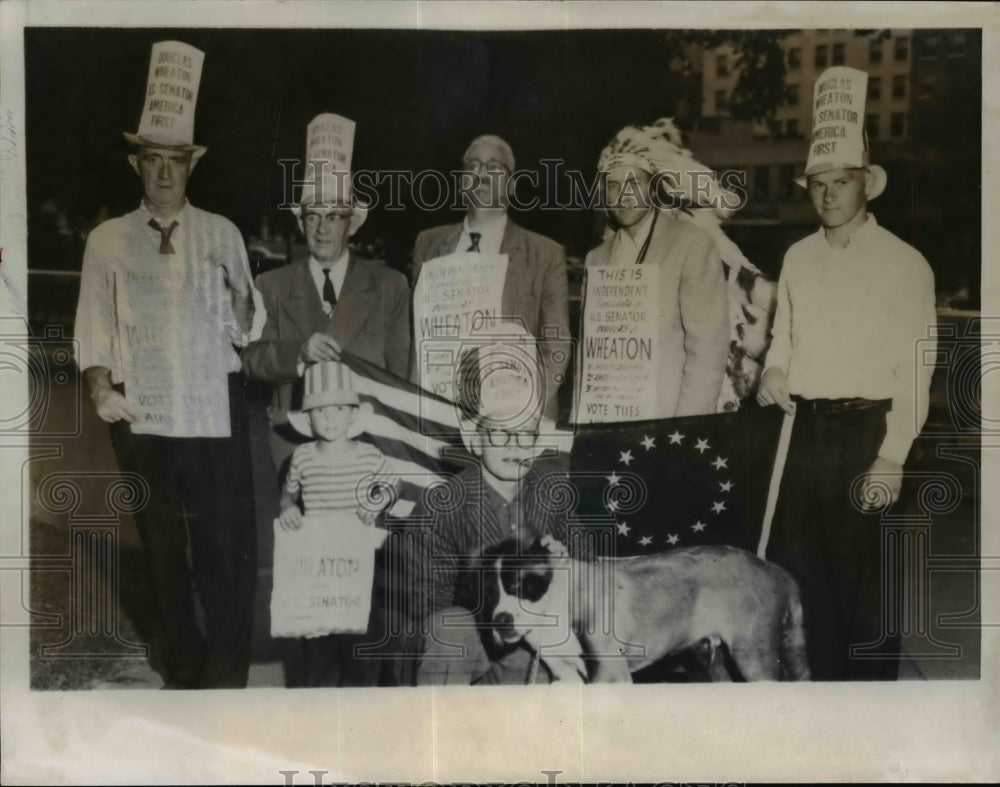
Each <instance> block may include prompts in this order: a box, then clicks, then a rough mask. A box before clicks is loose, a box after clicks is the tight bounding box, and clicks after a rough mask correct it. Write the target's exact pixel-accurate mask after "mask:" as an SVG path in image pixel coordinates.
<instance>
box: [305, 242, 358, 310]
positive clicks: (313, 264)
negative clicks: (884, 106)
mask: <svg viewBox="0 0 1000 787" xmlns="http://www.w3.org/2000/svg"><path fill="white" fill-rule="evenodd" d="M350 256H351V254H350V252H349V251H348V250H347V249H344V253H343V254H341V255H340V257H339V258H338V259H337V260H336V261H335V262H334V263H333V264H331V265H328V266H324V265H323V264H322V263H321V262H320V261H319V260H317V259H316V258H315V257H313V256H311V255H310V257H309V272H310V273H311V274H312V279H313V283H314V284H315V285H316V292H318V293H319V299H320V300H323V285H324V284H325V283H326V277H325V276H324V275H323V268H324V267H328V268H329V269H330V281H331V282H333V292H334V295H336V296H337V299H338V300H339V299H340V293H341V291H342V290H343V289H344V277H345V276H347V261H348V259H350Z"/></svg>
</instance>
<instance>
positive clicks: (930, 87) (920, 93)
mask: <svg viewBox="0 0 1000 787" xmlns="http://www.w3.org/2000/svg"><path fill="white" fill-rule="evenodd" d="M936 92H937V77H936V76H934V75H933V74H927V75H926V76H924V77H923V78H922V79H921V80H920V87H919V88H917V98H920V99H928V98H934V94H935V93H936Z"/></svg>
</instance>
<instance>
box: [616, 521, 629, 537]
mask: <svg viewBox="0 0 1000 787" xmlns="http://www.w3.org/2000/svg"><path fill="white" fill-rule="evenodd" d="M631 529H632V528H630V527H629V526H628V523H627V522H619V523H618V535H620V536H627V535H628V533H629V531H630V530H631Z"/></svg>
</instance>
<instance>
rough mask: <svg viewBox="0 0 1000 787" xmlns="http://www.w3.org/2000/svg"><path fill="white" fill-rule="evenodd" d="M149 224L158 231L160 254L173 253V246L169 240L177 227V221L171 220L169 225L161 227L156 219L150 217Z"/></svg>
mask: <svg viewBox="0 0 1000 787" xmlns="http://www.w3.org/2000/svg"><path fill="white" fill-rule="evenodd" d="M149 226H150V227H152V228H153V229H154V230H156V231H157V232H158V233H160V254H173V253H174V246H173V244H172V243H171V242H170V236H171V235H173V234H174V229H176V228H177V222H176V221H174V222H171V224H170V226H169V227H161V226H160V225H159V223H157V221H156V219H150V220H149Z"/></svg>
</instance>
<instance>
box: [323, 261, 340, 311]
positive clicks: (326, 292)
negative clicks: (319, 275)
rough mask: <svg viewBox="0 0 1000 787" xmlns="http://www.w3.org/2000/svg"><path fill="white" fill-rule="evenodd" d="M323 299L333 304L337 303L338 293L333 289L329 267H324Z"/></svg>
mask: <svg viewBox="0 0 1000 787" xmlns="http://www.w3.org/2000/svg"><path fill="white" fill-rule="evenodd" d="M323 300H324V301H326V302H327V303H329V304H330V305H331V306H336V305H337V293H335V292H334V291H333V282H332V281H330V269H329V268H323Z"/></svg>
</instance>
